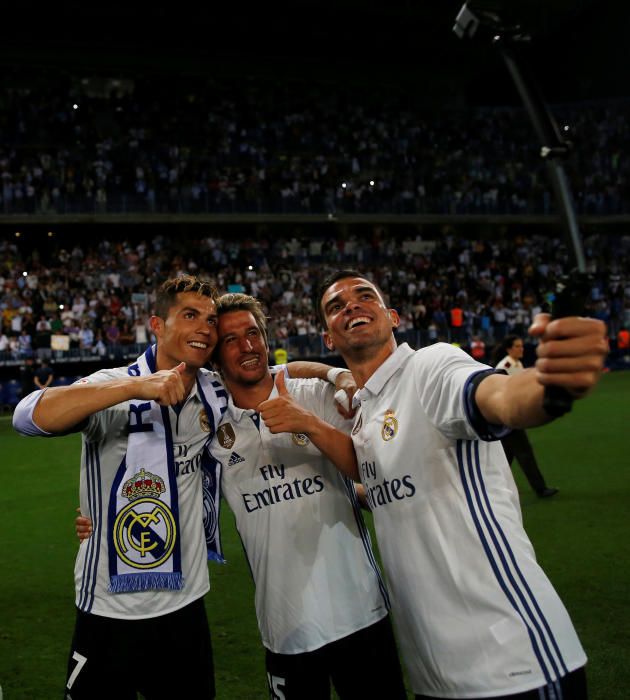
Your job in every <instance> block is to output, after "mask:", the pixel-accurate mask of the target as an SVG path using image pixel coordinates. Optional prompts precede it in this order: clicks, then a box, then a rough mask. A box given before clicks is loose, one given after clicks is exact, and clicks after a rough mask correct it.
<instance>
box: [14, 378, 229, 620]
mask: <svg viewBox="0 0 630 700" xmlns="http://www.w3.org/2000/svg"><path fill="white" fill-rule="evenodd" d="M201 371H202V372H205V371H206V370H201ZM211 375H212V385H213V388H214V391H215V396H214V397H210V396H208V397H207V398H208V400H209V402H210V405H211V407H212V409H213V415H212V416H206V411H205V410H204V405H203V403H202V400H201V398H200V396H199V394H198V392H197V388H196V386H195V387H193V389H192V391H191V393H190V395H189V396H188V398H187V399H186V401H185V403H184V405H183V406H182V408H181V410H180V411H179V413H176V412H175V411H174V410H173V409H172V408H170V409H169V411H168V413H169V417H170V421H171V431H172V437H173V450H174V461H175V469H176V472H177V489H178V501H179V527H180V547H181V567H182V574H183V576H184V587H183V588H182V589H181V590H168V591H167V590H162V591H155V590H150V591H135V592H133V593H111V592H110V591H109V582H110V579H109V564H108V551H109V548H108V540H107V512H108V505H109V498H110V492H111V489H112V484H113V482H114V479H115V477H116V474H117V472H118V470H119V467H120V465H121V462H122V460H123V458H124V456H125V454H126V451H127V429H128V414H129V402H124V403H120V404H117V405H115V406H112V407H110V408H107V409H105V410H103V411H99V412H97V413H94V414H92V416H90V418H89V420H88V421H87V424H86V425H85V427H84V429H83V440H82V443H83V445H82V454H81V472H80V487H79V489H80V505H81V513H82V514H83V515H87V516H89V517H90V518H91V519H92V526H93V534H92V536H91V537H90V538H89V539H87V540H85V541H83V542H82V543H81V546H80V547H79V552H78V554H77V558H76V562H75V567H74V579H75V589H76V605H77V607H78V608H79V609H80V610H82V611H84V612H87V613H92V614H95V615H103V616H104V617H114V618H124V619H142V618H149V617H157V616H159V615H165V614H167V613H170V612H173V611H175V610H179V609H180V608H182V607H184V606H185V605H188V604H189V603H191V602H193V601H194V600H197V599H198V598H200V597H201V596H203V595H204V594H205V593H206V592H207V591H208V590H209V588H210V581H209V576H208V557H207V549H206V540H205V532H204V527H203V502H202V485H201V476H202V475H201V458H202V453H203V450H204V447H205V445H206V443H207V441H208V439H209V438H210V437H211V435H212V434H213V433H214V430H215V426H216V425H218V423H219V421H220V419H221V410H222V409H224V407H225V404H226V401H227V393H226V391H225V389H224V388H223V385H222V383H221V381H220V379H219V377H218V375H216V374H214V373H211ZM128 376H129V375H128V373H127V368H126V367H116V368H114V369H104V370H100V371H99V372H95V373H94V374H92V375H90V376H89V377H86V378H85V379H82V380H80V381H81V382H88V383H96V382H105V381H110V380H112V379H118V378H121V377H128ZM34 398H35V399H36V400H38V398H39V397H34ZM36 400H35V401H31V402H30V406H29V415H28V416H24V417H23V418H22V419H21V420H22V425H21V432H25V433H27V434H31V435H35V434H42V435H44V434H45V433H43V431H41V430H39V429H37V426H35V424H34V423H32V411H33V408H34V406H35V404H36ZM25 405H26V401H25ZM29 421H30V424H29Z"/></svg>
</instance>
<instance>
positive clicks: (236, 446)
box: [77, 293, 407, 700]
mask: <svg viewBox="0 0 630 700" xmlns="http://www.w3.org/2000/svg"><path fill="white" fill-rule="evenodd" d="M217 310H218V315H219V321H218V343H217V348H216V350H215V352H214V355H213V360H214V363H215V366H216V367H217V368H218V369H219V370H220V372H221V375H222V378H223V382H224V385H225V387H226V389H227V390H228V391H229V399H228V408H227V411H226V413H225V415H224V417H223V419H222V422H221V424H220V426H219V428H218V430H217V433H216V436H215V438H214V439H213V441H212V443H211V446H210V451H211V453H212V455H213V457H215V459H217V460H218V461H219V462H220V463H221V464H222V476H221V492H222V495H223V496H224V497H225V499H226V501H227V503H228V505H229V506H230V508H231V509H232V512H233V513H234V517H235V520H236V527H237V530H238V532H239V536H240V538H241V541H242V544H243V548H244V550H245V554H246V556H247V561H248V563H249V566H250V570H251V572H252V576H253V578H254V583H255V588H256V598H255V602H256V616H257V618H258V626H259V628H260V633H261V636H262V641H263V645H264V647H265V650H266V668H267V679H268V684H269V694H270V697H271V698H275V699H278V698H284V700H328V699H329V698H330V687H331V682H332V685H333V686H334V688H335V691H336V693H337V696H338V697H339V698H340V700H353V699H354V698H358V697H360V698H364V699H365V700H382V698H387V699H388V700H405V698H406V697H407V695H406V692H405V689H404V683H403V678H402V670H401V667H400V661H399V659H398V652H397V649H396V643H395V641H394V635H393V631H392V628H391V623H390V620H389V617H388V614H387V613H388V609H389V599H388V595H387V591H386V590H385V586H384V583H383V580H382V578H381V575H380V572H379V570H378V567H377V565H376V561H375V558H374V554H373V552H372V549H371V545H370V541H369V535H368V532H367V529H366V527H365V524H364V522H363V519H362V517H361V513H360V508H359V503H358V498H357V494H356V489H355V484H354V483H353V482H352V481H351V480H350V479H348V478H347V477H344V476H342V475H341V474H340V473H339V472H338V471H337V469H336V468H335V465H334V464H333V463H332V460H334V461H335V463H336V464H338V465H339V467H340V469H345V470H349V471H354V470H355V469H356V459H355V455H354V450H353V447H352V441H351V439H350V437H349V435H348V433H349V430H350V427H351V426H350V424H349V421H348V420H347V419H344V418H343V417H342V416H341V415H340V414H339V412H338V410H337V408H336V406H337V404H336V402H335V401H334V400H333V394H334V392H335V388H334V386H333V385H332V383H329V382H323V381H321V380H319V379H285V375H284V371H282V370H280V371H279V372H277V373H276V375H275V382H274V377H273V376H272V374H271V371H270V369H269V367H268V364H267V358H268V352H269V348H268V345H267V324H266V319H265V316H264V313H263V310H262V307H261V305H260V303H259V302H258V301H257V300H256V299H255V298H254V297H251V296H248V295H246V294H240V293H236V294H232V293H230V294H224V295H223V296H221V297H219V300H218V305H217ZM344 371H345V372H347V370H342V369H336V368H335V369H332V370H330V372H333V373H342V372H344ZM261 419H262V420H261ZM293 423H296V424H299V425H300V426H301V430H300V431H299V432H291V425H292V424H293ZM285 430H287V431H288V432H289V433H290V434H285V432H284V431H285ZM279 432H280V434H275V433H279ZM89 526H90V522H89V520H88V519H86V518H77V534H78V535H79V537H80V538H81V539H83V538H85V537H87V536H89V534H90V528H89ZM358 664H362V665H367V666H368V667H373V666H377V665H378V668H379V674H378V675H372V674H369V673H357V665H358Z"/></svg>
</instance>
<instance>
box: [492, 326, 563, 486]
mask: <svg viewBox="0 0 630 700" xmlns="http://www.w3.org/2000/svg"><path fill="white" fill-rule="evenodd" d="M524 352H525V345H524V344H523V339H522V338H519V336H517V335H512V334H510V335H506V336H505V338H503V340H501V342H499V343H497V345H496V346H495V348H494V351H493V355H492V360H493V361H492V364H493V365H494V367H495V369H502V370H505V371H506V372H507V373H508V374H517V373H518V372H522V371H523V370H524V369H525V368H524V367H523V354H524ZM501 444H502V445H503V449H504V450H505V456H506V458H507V461H508V464H512V461H513V460H514V458H516V460H517V461H518V463H519V465H520V467H521V469H522V470H523V474H525V476H526V478H527V481H528V482H529V485H530V486H531V487H532V489H534V491H535V493H536V495H537V496H539V497H540V498H550V497H551V496H555V495H556V494H557V493H558V489H555V488H552V487H550V486H547V484H546V483H545V477H544V476H543V475H542V472H541V471H540V469H539V467H538V462H537V461H536V455H535V454H534V449H533V447H532V445H531V443H530V441H529V438H528V437H527V433H526V431H525V430H521V429H519V428H513V429H512V431H511V432H510V433H509V434H508V435H506V436H505V437H503V438H501Z"/></svg>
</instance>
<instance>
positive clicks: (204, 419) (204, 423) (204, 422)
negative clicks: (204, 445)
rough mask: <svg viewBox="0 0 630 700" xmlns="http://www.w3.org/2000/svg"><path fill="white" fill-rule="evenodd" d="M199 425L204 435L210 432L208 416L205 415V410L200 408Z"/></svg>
mask: <svg viewBox="0 0 630 700" xmlns="http://www.w3.org/2000/svg"><path fill="white" fill-rule="evenodd" d="M199 425H200V426H201V429H202V430H203V432H204V433H209V432H210V421H209V420H208V414H207V413H206V410H205V408H202V409H201V411H200V412H199Z"/></svg>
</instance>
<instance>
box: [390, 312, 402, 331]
mask: <svg viewBox="0 0 630 700" xmlns="http://www.w3.org/2000/svg"><path fill="white" fill-rule="evenodd" d="M388 311H389V320H390V321H391V322H392V328H398V326H399V325H400V316H399V315H398V311H396V309H388Z"/></svg>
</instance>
